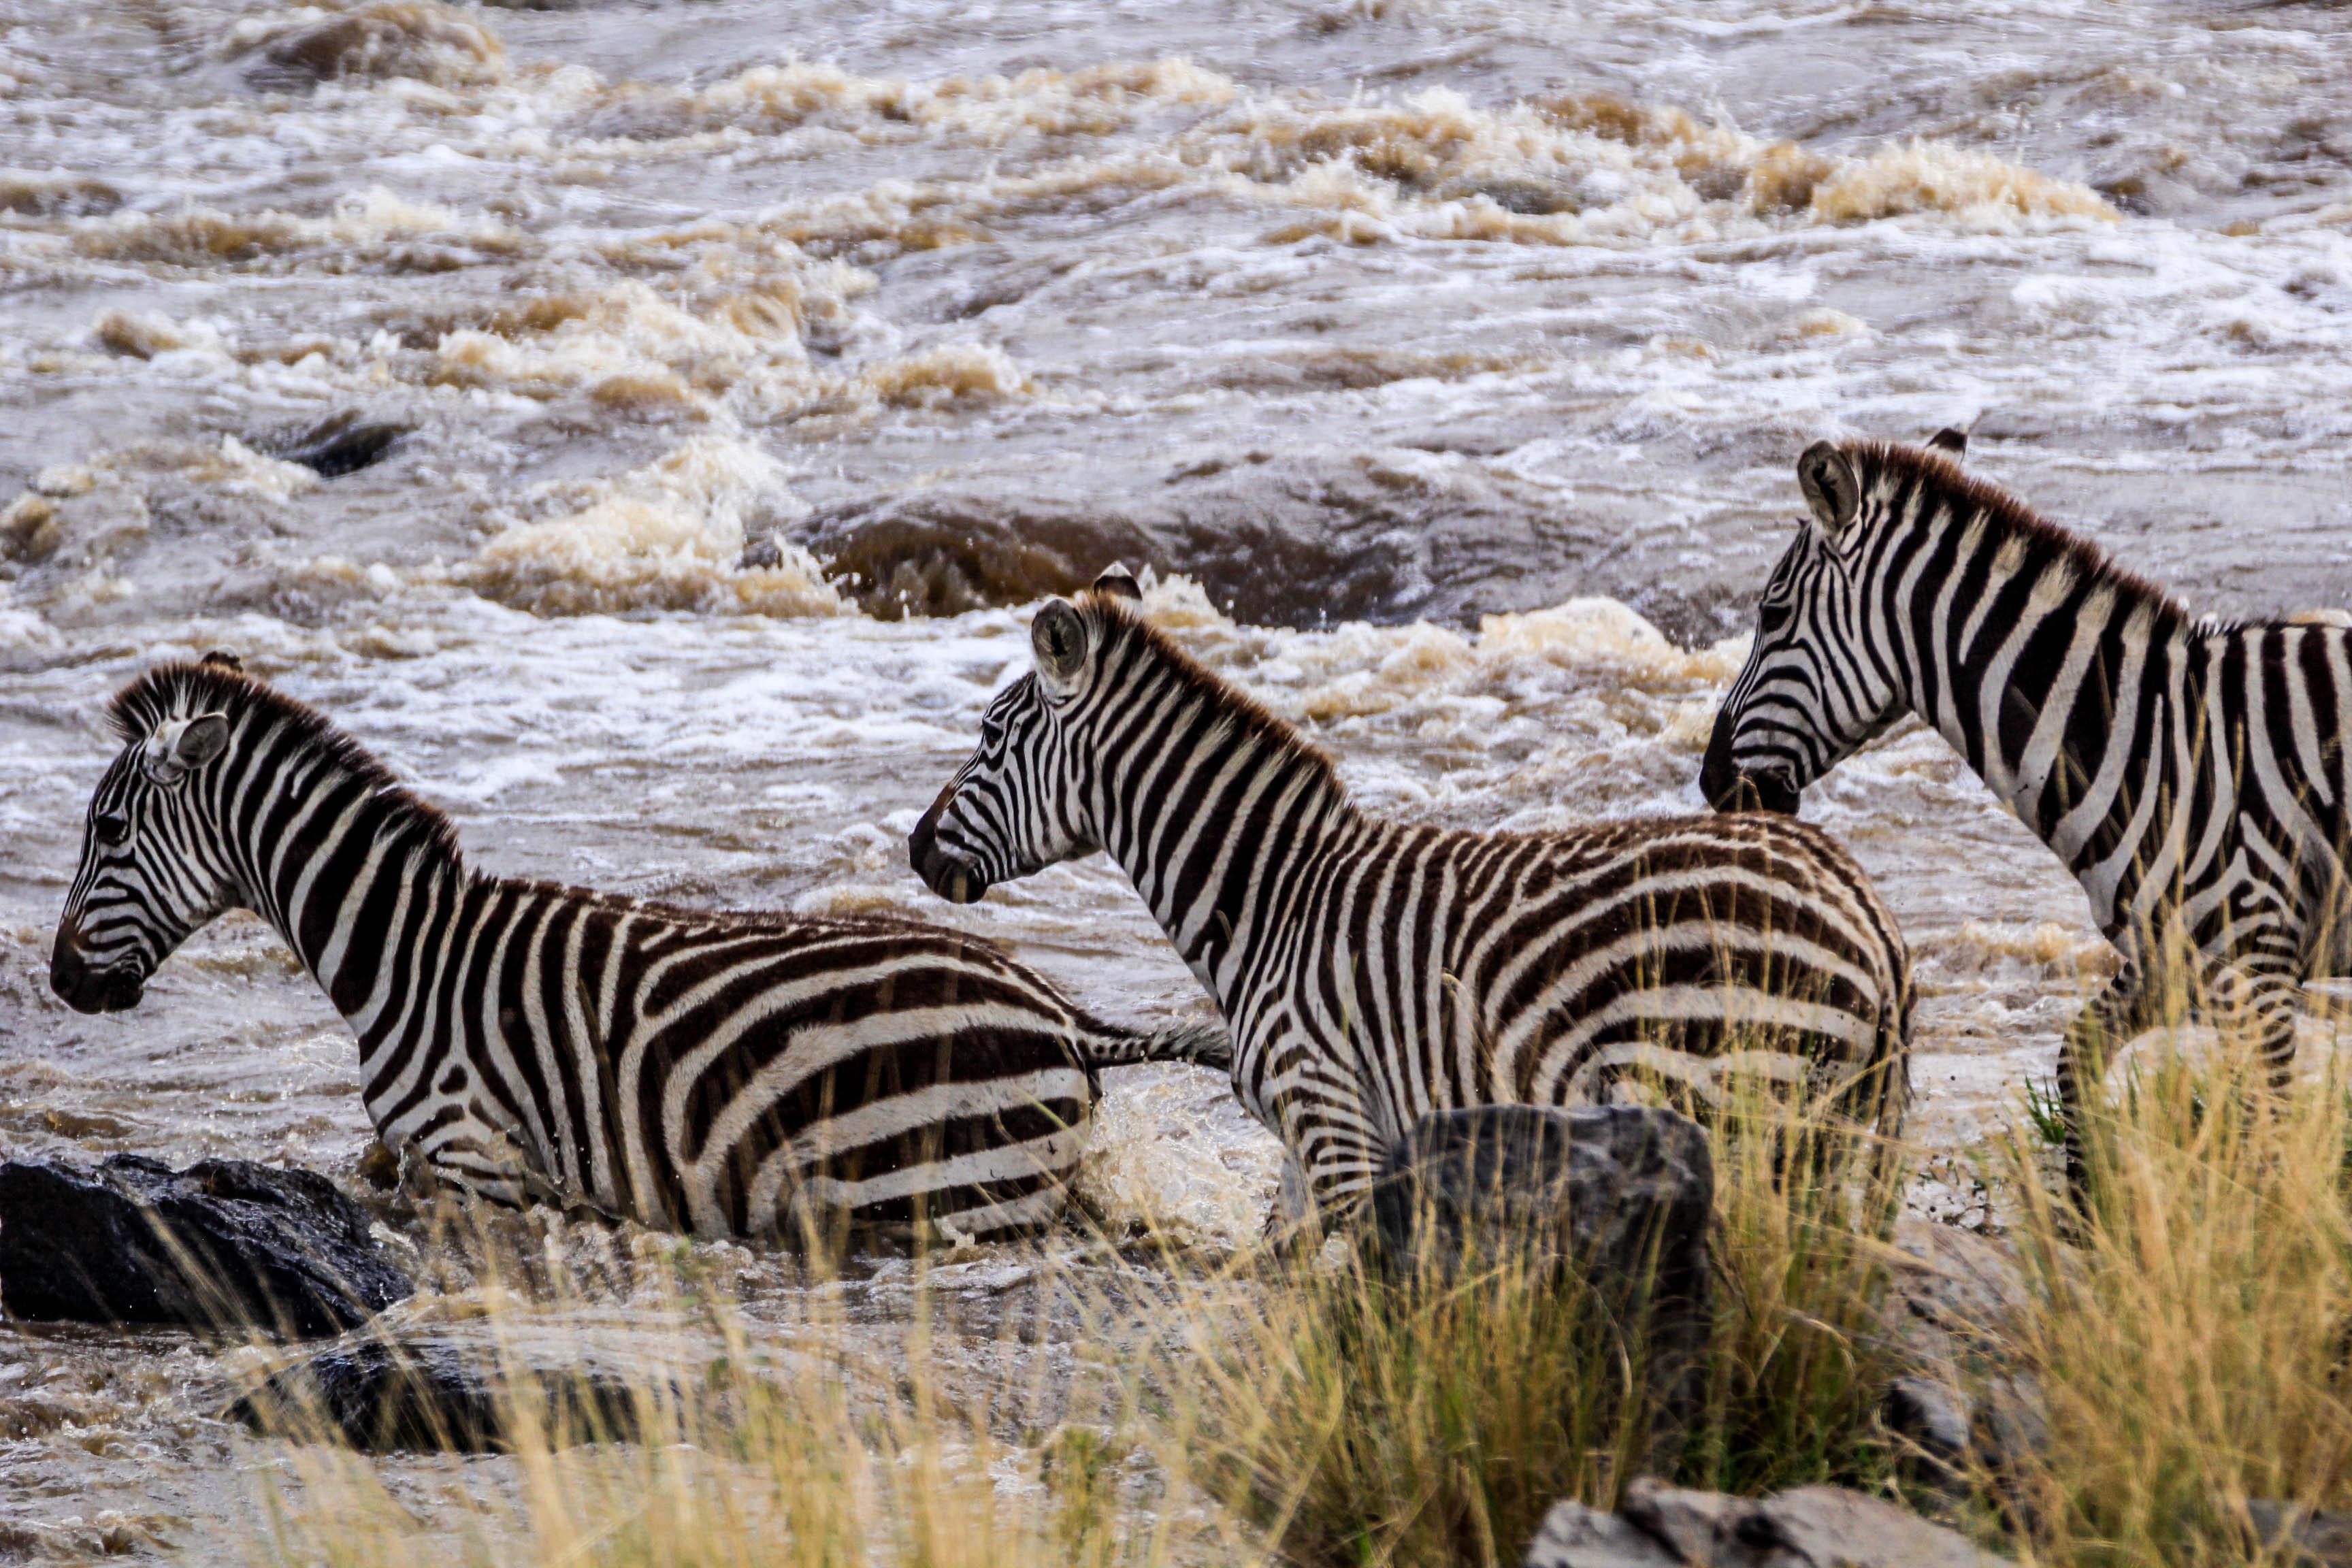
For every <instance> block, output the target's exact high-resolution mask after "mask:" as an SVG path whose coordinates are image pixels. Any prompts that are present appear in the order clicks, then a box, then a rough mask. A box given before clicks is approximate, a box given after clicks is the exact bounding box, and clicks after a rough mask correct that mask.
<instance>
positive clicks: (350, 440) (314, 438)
mask: <svg viewBox="0 0 2352 1568" xmlns="http://www.w3.org/2000/svg"><path fill="white" fill-rule="evenodd" d="M414 429H415V426H413V425H404V424H401V423H399V422H398V421H395V420H362V418H360V416H359V413H358V411H357V410H356V409H350V408H345V409H341V410H339V411H338V412H336V413H333V414H330V415H329V416H327V417H325V418H324V419H321V420H320V421H319V422H318V423H317V424H316V425H313V426H310V427H308V428H307V429H301V430H297V431H295V432H293V433H292V434H290V435H288V436H285V437H281V438H279V439H277V440H274V441H266V442H265V443H264V447H265V449H266V450H268V451H269V452H271V453H272V454H273V455H275V456H277V457H278V458H283V459H284V460H286V461H287V462H289V463H299V464H301V465H302V466H303V467H304V468H308V469H310V471H311V472H312V473H315V474H317V475H318V476H319V477H320V479H340V478H341V477H342V476H343V475H345V474H355V473H357V472H359V471H360V470H361V469H362V468H373V466H374V465H376V464H377V463H381V462H382V461H383V459H384V458H386V457H387V456H389V455H390V454H391V451H392V448H393V447H394V445H396V444H397V443H398V442H399V440H400V438H401V437H404V436H406V435H408V434H409V433H410V432H411V431H412V430H414Z"/></svg>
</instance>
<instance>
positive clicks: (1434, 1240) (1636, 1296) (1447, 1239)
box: [1371, 1105, 1715, 1445]
mask: <svg viewBox="0 0 2352 1568" xmlns="http://www.w3.org/2000/svg"><path fill="white" fill-rule="evenodd" d="M1714 1204H1715V1163H1714V1158H1713V1156H1712V1154H1711V1153H1710V1152H1709V1150H1708V1146H1707V1140H1706V1132H1705V1131H1702V1130H1701V1129H1700V1127H1699V1126H1698V1124H1697V1123H1696V1122H1695V1121H1691V1120H1690V1119H1689V1118H1688V1117H1686V1116H1683V1115H1681V1114H1679V1113H1678V1112H1675V1111H1672V1110H1655V1109H1653V1108H1650V1107H1646V1106H1632V1105H1602V1106H1583V1107H1578V1108H1576V1109H1573V1110H1549V1109H1544V1108H1540V1107H1537V1106H1529V1105H1490V1106H1479V1107H1475V1108H1474V1109H1471V1110H1449V1111H1440V1112H1437V1113H1436V1114H1434V1115H1431V1116H1425V1117H1423V1118H1422V1120H1421V1121H1417V1122H1415V1123H1414V1124H1413V1126H1412V1129H1411V1131H1408V1132H1406V1134H1405V1135H1404V1137H1403V1138H1402V1139H1400V1140H1399V1141H1398V1142H1397V1143H1396V1144H1395V1146H1394V1147H1392V1148H1391V1150H1390V1151H1389V1154H1388V1158H1387V1160H1386V1161H1385V1162H1384V1163H1382V1165H1381V1177H1380V1180H1379V1182H1378V1183H1377V1184H1375V1185H1374V1186H1373V1188H1372V1200H1371V1209H1372V1219H1373V1224H1374V1226H1375V1229H1376V1233H1377V1237H1378V1244H1379V1249H1380V1254H1381V1259H1382V1263H1383V1266H1384V1267H1385V1268H1387V1269H1388V1271H1389V1272H1390V1273H1391V1275H1393V1276H1397V1277H1402V1278H1411V1277H1412V1276H1414V1275H1416V1274H1419V1273H1421V1272H1423V1271H1424V1270H1434V1271H1435V1272H1436V1273H1438V1274H1439V1275H1440V1276H1441V1277H1443V1276H1444V1275H1448V1274H1451V1273H1452V1272H1453V1271H1454V1270H1456V1269H1458V1268H1463V1267H1464V1266H1465V1265H1475V1263H1476V1262H1477V1261H1478V1260H1480V1259H1483V1258H1495V1257H1497V1256H1502V1255H1504V1254H1506V1253H1508V1252H1519V1253H1522V1254H1525V1255H1527V1256H1529V1257H1532V1258H1537V1259H1538V1260H1539V1261H1547V1260H1548V1261H1549V1263H1550V1264H1551V1265H1553V1266H1557V1267H1561V1268H1574V1269H1575V1270H1577V1271H1578V1272H1579V1273H1580V1275H1581V1276H1582V1278H1583V1279H1585V1280H1586V1281H1588V1282H1589V1283H1590V1284H1591V1286H1592V1287H1593V1288H1594V1289H1595V1290H1596V1291H1598V1292H1599V1293H1600V1295H1601V1299H1602V1300H1604V1301H1605V1302H1607V1303H1608V1307H1609V1313H1610V1317H1611V1319H1612V1321H1616V1322H1619V1323H1623V1324H1627V1325H1632V1326H1634V1327H1635V1329H1636V1331H1637V1332H1638V1333H1639V1334H1640V1335H1641V1337H1642V1339H1643V1348H1644V1349H1645V1350H1646V1352H1647V1355H1648V1367H1649V1379H1650V1387H1651V1389H1652V1391H1653V1394H1654V1397H1655V1399H1656V1408H1657V1409H1658V1411H1659V1413H1660V1415H1661V1416H1662V1420H1661V1423H1660V1425H1659V1426H1658V1428H1657V1429H1656V1431H1655V1435H1654V1442H1657V1443H1660V1444H1669V1445H1670V1444H1671V1442H1672V1435H1673V1432H1674V1430H1675V1428H1676V1427H1677V1426H1679V1425H1680V1423H1681V1422H1682V1421H1683V1420H1684V1419H1685V1418H1686V1417H1687V1415H1689V1414H1690V1412H1691V1410H1692V1409H1693V1408H1694V1407H1695V1406H1694V1401H1695V1400H1696V1394H1697V1392H1698V1388H1697V1381H1696V1380H1697V1377H1698V1374H1699V1373H1700V1371H1701V1370H1702V1362H1703V1358H1704V1356H1705V1354H1706V1342H1707V1335H1708V1332H1709V1330H1710V1327H1711V1324H1712V1322H1713V1295H1712V1289H1713V1287H1712V1274H1711V1271H1710V1268H1709V1266H1708V1261H1707V1250H1706V1231H1707V1221H1708V1219H1709V1217H1710V1215H1712V1214H1713V1212H1714Z"/></svg>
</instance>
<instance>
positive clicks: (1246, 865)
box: [908, 573, 1911, 1206]
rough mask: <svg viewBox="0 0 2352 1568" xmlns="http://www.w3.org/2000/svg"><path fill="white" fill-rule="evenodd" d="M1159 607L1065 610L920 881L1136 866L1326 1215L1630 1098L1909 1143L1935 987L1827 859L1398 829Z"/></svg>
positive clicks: (1046, 628) (930, 841)
mask: <svg viewBox="0 0 2352 1568" xmlns="http://www.w3.org/2000/svg"><path fill="white" fill-rule="evenodd" d="M1133 592H1134V585H1133V582H1132V579H1129V578H1128V577H1126V576H1125V575H1124V574H1116V573H1107V574H1104V577H1103V579H1102V580H1101V581H1099V582H1097V584H1096V590H1095V592H1093V593H1091V594H1088V595H1083V596H1082V597H1081V598H1080V599H1079V600H1078V602H1077V604H1076V605H1070V604H1066V603H1064V602H1062V601H1059V600H1056V601H1054V602H1052V603H1049V604H1048V605H1045V608H1044V609H1043V610H1041V611H1040V612H1039V614H1038V616H1037V618H1036V621H1035V623H1034V628H1033V634H1032V636H1033V642H1034V647H1035V652H1036V656H1037V668H1036V670H1035V672H1034V674H1032V675H1030V676H1028V677H1026V678H1024V679H1022V680H1020V681H1018V682H1017V683H1015V684H1014V685H1013V686H1012V687H1010V688H1009V689H1006V690H1005V691H1004V693H1003V695H1002V696H1000V697H999V698H998V700H996V702H995V703H994V705H993V706H992V707H991V709H990V710H989V711H988V714H987V716H986V718H985V720H984V721H983V722H982V730H981V738H980V743H979V747H978V749H977V750H976V751H975V752H973V754H972V756H971V760H970V761H969V762H968V763H965V764H964V766H963V768H962V770H961V772H959V773H957V774H956V775H955V778H954V779H953V781H952V782H950V784H949V785H948V786H947V788H946V790H945V791H944V792H943V793H942V794H941V795H940V798H939V800H938V801H937V802H936V803H935V804H934V805H932V806H931V809H930V811H929V813H928V814H927V815H926V816H924V818H923V819H922V821H921V823H920V824H919V826H917V828H916V829H915V832H914V835H913V837H911V839H910V840H909V842H908V850H909V854H910V857H911V858H912V859H913V861H914V864H915V867H916V868H917V870H918V871H919V873H920V874H921V875H922V877H923V879H925V880H926V881H927V882H929V884H930V886H931V887H932V888H933V889H935V890H937V891H939V892H940V893H941V894H943V895H945V896H946V897H949V898H950V899H955V900H971V899H974V898H977V897H979V896H980V894H981V893H982V891H983V890H985V889H986V888H987V887H988V886H989V885H991V884H992V883H995V882H999V881H1003V880H1004V879H1008V878H1014V877H1021V876H1025V875H1027V874H1029V873H1031V872H1033V871H1035V870H1037V869H1039V868H1042V867H1045V866H1047V865H1050V864H1053V863H1054V862H1055V861H1059V860H1065V859H1068V858H1072V857H1075V856H1079V855H1084V854H1087V853H1088V852H1090V851H1092V850H1094V849H1096V848H1097V847H1099V848H1102V849H1105V850H1108V853H1109V855H1110V857H1111V858H1112V859H1113V860H1115V861H1116V862H1117V863H1118V865H1119V867H1120V868H1122V869H1124V870H1125V871H1126V872H1127V874H1128V876H1129V879H1132V881H1133V882H1134V884H1135V887H1136V889H1137V890H1138V891H1139V893H1141V894H1142V896H1143V898H1144V900H1146V902H1148V903H1149V904H1150V907H1151V910H1152V912H1153V913H1154V914H1155V915H1156V916H1157V917H1158V918H1159V921H1160V925H1161V926H1162V928H1163V929H1165V930H1166V931H1167V932H1168V934H1169V936H1170V937H1171V940H1172V941H1173V942H1174V943H1175V945H1176V947H1177V950H1178V951H1179V952H1181V954H1182V955H1183V957H1184V959H1185V961H1186V962H1187V963H1190V964H1191V965H1192V972H1193V973H1195V974H1196V975H1197V976H1199V978H1200V980H1201V983H1202V984H1203V985H1204V986H1206V987H1207V988H1208V990H1209V992H1210V994H1212V995H1213V996H1214V997H1215V998H1216V1001H1217V1003H1218V1005H1219V1006H1220V1007H1221V1008H1222V1009H1223V1013H1224V1016H1225V1018H1226V1020H1227V1022H1228V1023H1229V1024H1230V1025H1231V1026H1232V1028H1233V1033H1234V1051H1235V1059H1234V1088H1235V1089H1236V1090H1237V1091H1238V1093H1239V1094H1240V1096H1241V1098H1242V1100H1243V1102H1244V1104H1246V1105H1247V1106H1248V1107H1249V1109H1250V1110H1251V1111H1252V1112H1253V1113H1255V1115H1256V1116H1257V1117H1258V1118H1259V1119H1260V1120H1261V1121H1264V1122H1265V1124H1266V1125H1267V1126H1268V1127H1269V1128H1270V1129H1272V1130H1273V1131H1275V1132H1276V1134H1277V1135H1279V1136H1280V1137H1281V1138H1282V1139H1283V1141H1284V1143H1285V1146H1286V1149H1287V1150H1288V1151H1289V1152H1290V1154H1291V1156H1292V1158H1293V1159H1294V1160H1295V1161H1296V1162H1297V1166H1298V1167H1299V1169H1300V1171H1301V1172H1302V1173H1304V1175H1305V1176H1306V1177H1307V1181H1308V1183H1309V1184H1310V1185H1311V1188H1312V1191H1313V1194H1314V1196H1315V1198H1316V1199H1317V1201H1318V1203H1319V1204H1321V1205H1326V1206H1328V1205H1335V1204H1346V1203H1349V1202H1352V1201H1353V1200H1355V1199H1356V1198H1357V1197H1359V1196H1360V1194H1362V1193H1363V1191H1364V1190H1365V1188H1366V1187H1367V1186H1368V1184H1370V1181H1371V1180H1372V1177H1373V1174H1374V1172H1375V1169H1376V1167H1377V1164H1378V1163H1379V1161H1380V1159H1381V1153H1382V1152H1383V1151H1384V1150H1385V1149H1386V1147H1387V1146H1388V1144H1389V1143H1390V1142H1391V1140H1393V1139H1394V1138H1396V1137H1397V1136H1398V1135H1399V1134H1400V1133H1402V1131H1404V1130H1405V1129H1406V1128H1407V1127H1409V1126H1410V1125H1411V1124H1412V1122H1413V1121H1415V1120H1416V1119H1417V1118H1419V1117H1421V1116H1422V1115H1423V1114H1426V1113H1427V1112H1429V1111H1432V1110H1444V1109H1448V1108H1452V1107H1457V1106H1464V1105H1473V1104H1482V1103H1494V1102H1513V1101H1534V1102H1540V1103H1559V1102H1569V1101H1576V1100H1597V1099H1602V1098H1607V1097H1609V1096H1611V1095H1612V1093H1613V1092H1614V1091H1615V1090H1617V1089H1619V1088H1620V1087H1621V1085H1622V1082H1623V1080H1625V1079H1643V1080H1646V1081H1647V1082H1648V1084H1649V1085H1650V1086H1651V1087H1652V1088H1656V1087H1664V1088H1666V1089H1669V1090H1670V1091H1672V1090H1675V1089H1683V1090H1685V1091H1688V1092H1691V1093H1693V1094H1695V1095H1696V1097H1697V1098H1699V1099H1701V1100H1705V1099H1708V1098H1711V1097H1714V1096H1716V1095H1717V1094H1719V1093H1720V1092H1721V1090H1722V1089H1724V1088H1725V1087H1726V1083H1725V1080H1726V1078H1727V1076H1730V1075H1737V1074H1738V1073H1740V1072H1742V1071H1747V1072H1753V1073H1755V1074H1757V1075H1759V1076H1760V1077H1762V1078H1765V1079H1773V1080H1778V1081H1780V1082H1782V1083H1787V1082H1789V1081H1790V1080H1794V1081H1795V1082H1796V1083H1798V1084H1801V1085H1803V1086H1805V1087H1806V1088H1807V1089H1809V1090H1810V1091H1811V1092H1813V1093H1817V1094H1821V1095H1825V1096H1830V1097H1833V1098H1834V1100H1835V1101H1836V1102H1837V1104H1838V1106H1839V1108H1840V1109H1841V1110H1843V1112H1844V1114H1846V1115H1847V1116H1848V1117H1850V1118H1851V1119H1853V1121H1859V1122H1861V1123H1863V1124H1864V1125H1866V1126H1870V1127H1874V1128H1875V1129H1877V1130H1878V1131H1882V1132H1885V1133H1886V1134H1889V1135H1892V1134H1894V1133H1895V1131H1898V1129H1899V1127H1900V1123H1901V1119H1902V1115H1903V1110H1904V1108H1905V1105H1906V1101H1907V1099H1908V1092H1909V1079H1908V1055H1907V1049H1908V1027H1909V1021H1910V1005H1911V980H1910V966H1909V960H1908V957H1907V954H1906V951H1905V948H1904V944H1903V942H1902V939H1901V937H1900V936H1899V935H1898V934H1897V932H1896V931H1895V923H1894V921H1893V920H1892V919H1891V918H1890V917H1889V915H1888V914H1887V911H1886V910H1885V906H1884V905H1883V904H1881V903H1880V901H1879V900H1878V898H1877V896H1876V895H1875V893H1874V891H1873V890H1872V889H1871V888H1870V886H1869V884H1868V882H1867V881H1866V880H1865V879H1864V876H1863V874H1862V871H1861V869H1860V868H1858V867H1856V866H1855V865H1854V863H1853V860H1852V859H1851V858H1848V857H1847V856H1846V855H1845V854H1844V853H1843V851H1842V850H1840V849H1839V848H1838V847H1837V846H1836V845H1835V844H1833V843H1832V841H1831V840H1830V839H1829V838H1828V837H1826V836H1824V835H1823V834H1822V833H1820V832H1818V831H1815V830H1813V829H1811V828H1808V827H1805V826H1801V825H1800V824H1797V823H1793V822H1789V821H1786V820H1785V819H1781V818H1777V817H1763V816H1750V817H1745V818H1738V817H1723V816H1715V817H1669V818H1651V819H1637V820H1633V821H1624V822H1615V823H1609V824H1603V825H1595V826H1588V827H1584V828H1580V829H1576V830H1572V831H1568V832H1560V833H1537V834H1524V833H1465V832H1446V831H1442V830H1439V829H1437V828H1433V827H1423V826H1412V825H1409V824H1405V823H1399V822H1391V821H1387V820H1383V819H1382V818H1381V817H1378V816H1373V815H1371V814H1370V813H1368V812H1365V811H1363V810H1361V809H1360V808H1359V807H1358V806H1356V805H1353V804H1352V803H1351V802H1350V801H1349V798H1348V795H1347V793H1346V791H1345V790H1344V789H1343V788H1342V786H1341V785H1340V784H1339V778H1338V776H1337V774H1336V773H1334V772H1333V770H1332V767H1331V764H1330V763H1329V762H1328V760H1327V759H1326V758H1325V757H1324V756H1322V755H1321V754H1320V753H1319V752H1316V751H1315V750H1314V749H1312V748H1311V747H1309V746H1307V744H1306V743H1305V742H1303V741H1302V740H1301V739H1300V738H1299V736H1298V734H1297V731H1294V730H1292V729H1291V728H1290V727H1289V726H1287V725H1286V724H1284V723H1283V722H1281V721H1279V720H1276V718H1274V717H1273V716H1272V715H1271V714H1269V713H1267V712H1266V711H1265V710H1264V709H1262V708H1260V707H1258V706H1257V705H1256V704H1255V703H1254V702H1252V701H1251V700H1248V699H1247V698H1245V697H1244V696H1243V695H1242V694H1241V693H1239V692H1238V691H1236V690H1235V689H1233V688H1232V687H1230V686H1228V685H1227V684H1226V683H1225V682H1224V681H1223V680H1222V679H1218V678H1217V677H1216V676H1214V675H1213V674H1211V673H1210V672H1209V671H1207V670H1205V669H1203V668H1201V667H1200V666H1199V665H1198V664H1196V663H1194V662H1193V661H1192V659H1190V658H1187V657H1186V656H1185V655H1184V654H1183V653H1182V652H1181V651H1180V650H1179V649H1178V648H1177V647H1175V646H1174V645H1173V644H1172V643H1171V642H1170V641H1169V639H1168V638H1166V637H1163V636H1162V635H1160V633H1159V632H1157V631H1155V630H1153V629H1152V628H1150V626H1146V625H1145V624H1144V622H1143V621H1142V620H1141V619H1140V618H1139V616H1137V614H1136V613H1135V612H1134V611H1133V610H1131V609H1130V608H1129V607H1128V605H1127V603H1126V600H1127V599H1128V598H1129V597H1131V596H1132V595H1133ZM1660 1080H1663V1083H1661V1081H1660Z"/></svg>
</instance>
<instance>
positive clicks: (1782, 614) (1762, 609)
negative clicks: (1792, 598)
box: [1756, 605, 1796, 632]
mask: <svg viewBox="0 0 2352 1568" xmlns="http://www.w3.org/2000/svg"><path fill="white" fill-rule="evenodd" d="M1795 613H1796V612H1795V611H1794V610H1793V609H1792V608H1791V607H1790V606H1789V605H1757V606H1756V623H1757V625H1759V626H1762V627H1763V628H1764V629H1765V630H1766V631H1768V632H1777V631H1779V630H1780V628H1781V627H1782V626H1787V625H1788V624H1789V617H1790V616H1792V615H1794V614H1795Z"/></svg>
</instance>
